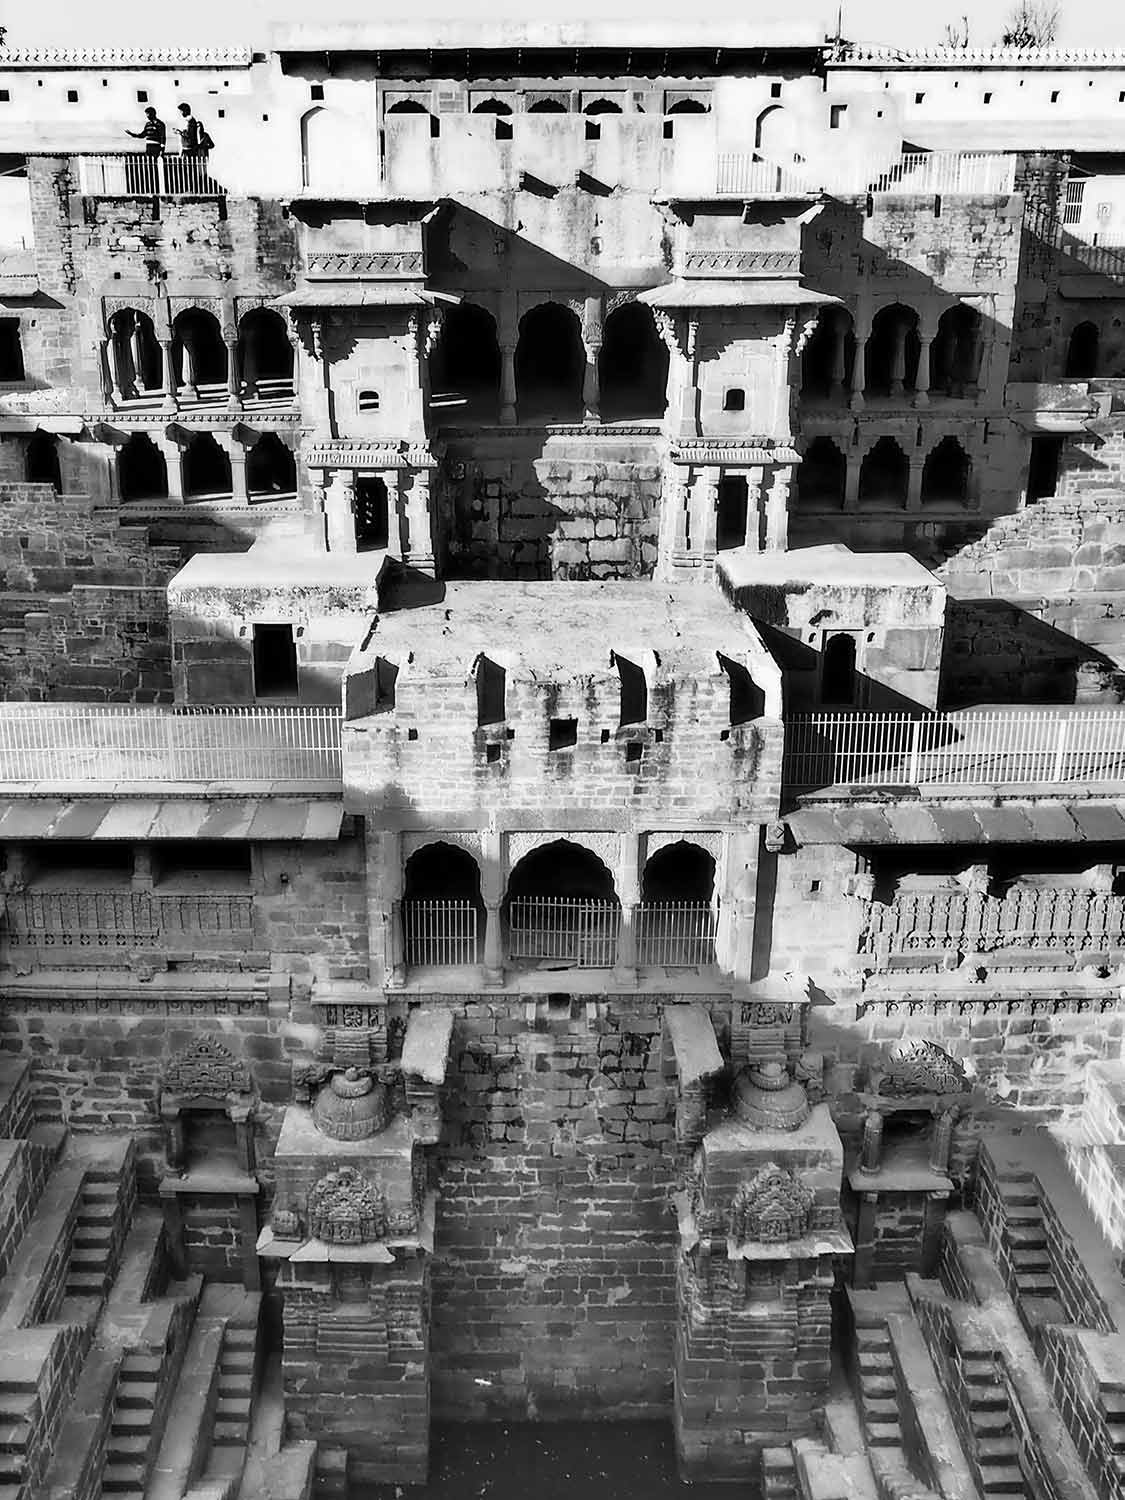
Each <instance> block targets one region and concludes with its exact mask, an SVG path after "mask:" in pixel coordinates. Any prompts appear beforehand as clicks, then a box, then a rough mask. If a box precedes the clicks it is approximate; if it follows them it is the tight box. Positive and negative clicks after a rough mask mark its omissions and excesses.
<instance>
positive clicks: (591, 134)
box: [586, 120, 602, 141]
mask: <svg viewBox="0 0 1125 1500" xmlns="http://www.w3.org/2000/svg"><path fill="white" fill-rule="evenodd" d="M601 138H602V127H601V126H600V125H599V124H598V123H597V121H596V120H587V121H586V139H587V140H588V141H600V140H601Z"/></svg>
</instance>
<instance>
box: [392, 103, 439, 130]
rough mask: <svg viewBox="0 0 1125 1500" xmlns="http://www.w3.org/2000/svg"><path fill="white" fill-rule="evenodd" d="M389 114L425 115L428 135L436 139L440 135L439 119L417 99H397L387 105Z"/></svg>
mask: <svg viewBox="0 0 1125 1500" xmlns="http://www.w3.org/2000/svg"><path fill="white" fill-rule="evenodd" d="M387 114H389V115H425V116H426V117H427V118H428V119H429V122H430V135H431V137H433V139H435V140H436V139H437V138H438V136H440V135H441V121H440V120H439V119H438V117H437V116H436V115H434V114H431V113H430V111H429V110H428V109H427V108H426V106H425V105H424V104H422V103H420V102H419V101H418V100H417V99H399V100H398V101H397V102H396V103H395V104H391V105H388V107H387Z"/></svg>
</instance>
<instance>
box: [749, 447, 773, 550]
mask: <svg viewBox="0 0 1125 1500" xmlns="http://www.w3.org/2000/svg"><path fill="white" fill-rule="evenodd" d="M765 480H766V471H765V469H764V468H763V467H762V465H761V464H756V465H755V466H754V467H753V468H752V469H748V470H747V472H746V532H745V535H744V536H743V538H742V541H743V544H744V545H745V546H747V547H750V548H751V549H752V550H753V551H755V552H760V551H761V550H762V534H763V532H764V530H765V527H764V526H763V524H762V523H763V519H768V515H769V504H770V500H769V494H768V492H767V490H766V483H765Z"/></svg>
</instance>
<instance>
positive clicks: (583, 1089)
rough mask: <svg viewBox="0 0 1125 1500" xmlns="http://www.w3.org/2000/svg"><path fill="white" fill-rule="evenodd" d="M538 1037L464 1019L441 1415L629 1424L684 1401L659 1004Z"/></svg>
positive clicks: (443, 1172)
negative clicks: (676, 1363) (678, 1383)
mask: <svg viewBox="0 0 1125 1500" xmlns="http://www.w3.org/2000/svg"><path fill="white" fill-rule="evenodd" d="M542 1025H543V1029H532V1027H531V1026H530V1025H529V1023H528V1021H527V1018H526V1016H525V1014H524V1008H523V1006H522V1005H519V1004H504V1003H500V1002H491V1003H483V1002H471V1003H469V1004H467V1005H464V1006H461V1007H459V1009H458V1010H457V1012H456V1022H455V1031H454V1042H453V1058H454V1067H453V1074H452V1077H451V1079H450V1080H449V1083H448V1090H447V1098H446V1102H445V1125H444V1130H443V1136H442V1141H441V1144H440V1146H439V1148H438V1151H437V1184H438V1218H437V1232H436V1244H435V1255H434V1268H433V1278H434V1287H433V1318H434V1321H433V1342H432V1349H433V1400H434V1408H435V1414H436V1415H438V1416H440V1417H446V1418H455V1419H459V1420H464V1419H470V1420H484V1419H505V1420H518V1419H525V1418H532V1419H541V1420H551V1419H556V1418H564V1417H565V1418H572V1419H580V1418H581V1419H610V1418H615V1419H625V1418H629V1417H642V1416H652V1415H656V1414H660V1415H663V1414H665V1413H666V1412H667V1410H668V1406H669V1403H670V1400H671V1380H672V1331H673V1298H674V1281H673V1277H674V1266H675V1258H676V1246H677V1237H676V1220H675V1215H674V1213H673V1211H672V1207H671V1201H670V1195H671V1192H672V1190H673V1188H674V1187H675V1185H676V1157H675V1151H674V1146H673V1140H674V1133H675V1126H674V1105H675V1101H674V1098H673V1097H672V1096H671V1091H670V1090H669V1089H668V1088H667V1087H666V1086H665V1083H664V1080H663V1077H662V1061H661V1058H662V1042H661V1034H660V1033H661V1021H660V1016H659V1011H658V1008H657V1006H656V1005H655V1004H654V1003H653V1002H651V1001H645V1000H637V1001H635V1002H634V1001H630V1002H627V1003H624V1004H620V1005H619V1004H617V1003H615V1002H610V1003H609V1007H608V1011H607V1014H606V1017H605V1020H604V1022H603V1023H602V1024H600V1025H598V1026H594V1025H592V1024H589V1023H588V1022H587V1020H586V1017H585V1012H584V1010H583V1011H580V1012H579V1013H578V1015H577V1016H576V1018H575V1019H573V1020H571V1019H567V1018H562V1017H560V1018H558V1019H552V1020H549V1021H547V1022H545V1023H542Z"/></svg>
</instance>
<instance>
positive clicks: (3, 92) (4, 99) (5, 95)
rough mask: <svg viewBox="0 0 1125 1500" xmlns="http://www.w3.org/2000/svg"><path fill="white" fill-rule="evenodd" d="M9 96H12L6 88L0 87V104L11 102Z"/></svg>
mask: <svg viewBox="0 0 1125 1500" xmlns="http://www.w3.org/2000/svg"><path fill="white" fill-rule="evenodd" d="M11 98H12V96H11V94H9V92H8V90H7V89H0V104H8V103H10V102H11Z"/></svg>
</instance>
